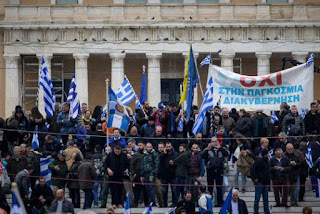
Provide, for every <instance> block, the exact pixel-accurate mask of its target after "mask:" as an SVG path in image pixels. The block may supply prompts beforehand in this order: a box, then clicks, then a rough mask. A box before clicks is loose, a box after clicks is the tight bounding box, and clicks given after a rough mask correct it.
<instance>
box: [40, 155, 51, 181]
mask: <svg viewBox="0 0 320 214" xmlns="http://www.w3.org/2000/svg"><path fill="white" fill-rule="evenodd" d="M51 161H52V158H51V157H47V158H40V176H41V177H44V178H45V180H46V184H47V185H48V186H50V185H51V170H50V169H49V167H48V166H49V164H50V162H51Z"/></svg>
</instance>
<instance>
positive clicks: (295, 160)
mask: <svg viewBox="0 0 320 214" xmlns="http://www.w3.org/2000/svg"><path fill="white" fill-rule="evenodd" d="M284 155H285V156H287V157H288V158H289V161H290V166H291V170H290V171H289V174H288V175H289V185H290V187H289V189H290V190H289V192H290V202H291V206H292V207H297V206H298V204H297V199H296V196H295V188H296V184H297V180H298V176H299V174H300V167H301V164H302V162H301V160H300V158H299V156H298V154H296V153H295V152H294V147H293V145H292V144H291V143H288V144H287V145H286V152H285V153H284Z"/></svg>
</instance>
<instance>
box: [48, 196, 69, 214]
mask: <svg viewBox="0 0 320 214" xmlns="http://www.w3.org/2000/svg"><path fill="white" fill-rule="evenodd" d="M57 207H58V200H57V199H55V200H54V201H52V203H51V206H50V208H49V210H50V212H51V213H56V211H57ZM62 212H63V213H72V214H74V207H73V204H72V203H71V201H69V200H67V199H64V200H63V202H62Z"/></svg>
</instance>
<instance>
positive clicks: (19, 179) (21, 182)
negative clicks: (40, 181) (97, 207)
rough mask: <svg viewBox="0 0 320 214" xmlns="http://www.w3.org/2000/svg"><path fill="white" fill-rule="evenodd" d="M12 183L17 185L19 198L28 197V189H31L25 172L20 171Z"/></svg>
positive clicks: (27, 174)
mask: <svg viewBox="0 0 320 214" xmlns="http://www.w3.org/2000/svg"><path fill="white" fill-rule="evenodd" d="M14 182H16V183H17V186H18V189H19V193H20V195H21V198H25V196H28V195H29V188H30V187H31V183H30V178H29V173H28V171H27V170H25V169H24V170H22V171H20V172H19V173H18V174H17V176H16V178H15V179H14Z"/></svg>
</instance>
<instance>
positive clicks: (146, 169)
mask: <svg viewBox="0 0 320 214" xmlns="http://www.w3.org/2000/svg"><path fill="white" fill-rule="evenodd" d="M158 172H159V155H158V153H157V152H156V151H155V150H154V149H152V150H151V152H148V151H147V150H145V151H144V153H143V159H142V163H141V175H142V176H148V175H150V174H151V175H157V174H158Z"/></svg>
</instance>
